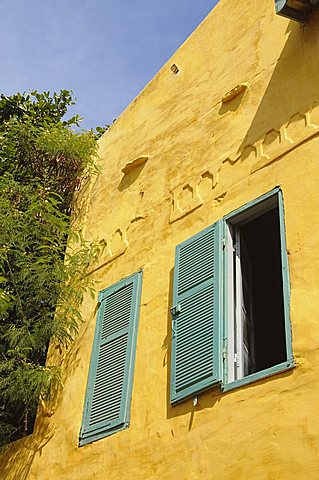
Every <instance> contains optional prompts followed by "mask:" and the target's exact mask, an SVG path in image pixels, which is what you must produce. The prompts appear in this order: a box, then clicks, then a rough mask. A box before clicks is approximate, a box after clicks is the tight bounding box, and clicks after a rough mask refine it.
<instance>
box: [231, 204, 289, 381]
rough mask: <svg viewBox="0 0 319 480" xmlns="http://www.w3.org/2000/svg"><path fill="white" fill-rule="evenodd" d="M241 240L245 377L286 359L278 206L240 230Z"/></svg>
mask: <svg viewBox="0 0 319 480" xmlns="http://www.w3.org/2000/svg"><path fill="white" fill-rule="evenodd" d="M239 238H240V265H241V270H242V272H241V274H242V275H241V277H242V291H243V293H242V301H243V311H244V312H245V314H244V315H245V319H244V321H243V342H244V349H243V350H244V359H243V361H244V364H245V369H244V375H245V376H246V375H249V374H251V373H254V372H259V371H261V370H264V369H266V368H269V367H272V366H274V365H278V364H280V363H282V362H285V361H286V360H287V354H286V336H285V318H284V301H283V280H282V262H281V241H280V225H279V210H278V207H276V208H273V209H271V210H269V211H268V212H266V213H263V214H262V215H260V216H258V217H257V218H255V219H253V220H250V221H248V222H247V223H245V224H244V225H242V226H241V227H239ZM245 356H246V358H245Z"/></svg>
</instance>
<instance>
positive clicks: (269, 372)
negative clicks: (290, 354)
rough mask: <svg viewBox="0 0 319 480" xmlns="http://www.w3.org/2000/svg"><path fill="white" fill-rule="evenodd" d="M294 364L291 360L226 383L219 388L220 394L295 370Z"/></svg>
mask: <svg viewBox="0 0 319 480" xmlns="http://www.w3.org/2000/svg"><path fill="white" fill-rule="evenodd" d="M295 366H296V364H295V362H294V360H293V359H288V360H287V361H286V362H283V363H280V364H278V365H274V366H273V367H270V368H266V369H265V370H261V371H260V372H256V373H253V374H252V375H248V377H244V378H241V379H239V380H235V381H234V382H230V383H227V384H225V385H223V386H222V387H221V390H222V392H229V391H231V390H234V389H236V388H240V387H243V386H245V385H249V384H250V383H253V382H257V381H259V380H263V379H264V378H268V377H271V376H273V375H276V374H278V373H283V372H286V371H288V370H292V369H293V368H295Z"/></svg>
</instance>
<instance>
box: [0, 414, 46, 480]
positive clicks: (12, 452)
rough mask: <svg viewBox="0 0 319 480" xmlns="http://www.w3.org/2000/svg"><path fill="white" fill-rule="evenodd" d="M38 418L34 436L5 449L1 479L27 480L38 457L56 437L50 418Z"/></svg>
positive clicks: (0, 463)
mask: <svg viewBox="0 0 319 480" xmlns="http://www.w3.org/2000/svg"><path fill="white" fill-rule="evenodd" d="M39 417H40V415H38V416H37V420H36V425H35V429H34V432H33V434H32V435H29V436H28V437H25V438H23V439H21V440H17V441H16V442H15V443H14V444H11V445H8V446H7V447H4V449H3V451H2V452H1V453H2V458H1V461H0V472H1V474H0V475H1V478H3V479H6V480H27V479H28V478H29V473H30V469H31V467H32V463H33V461H34V459H35V456H36V455H40V456H41V455H42V450H43V448H44V447H45V446H46V445H47V444H48V443H49V442H50V440H51V439H52V437H53V436H54V432H53V429H52V426H51V425H50V418H49V417H48V416H42V415H41V419H39Z"/></svg>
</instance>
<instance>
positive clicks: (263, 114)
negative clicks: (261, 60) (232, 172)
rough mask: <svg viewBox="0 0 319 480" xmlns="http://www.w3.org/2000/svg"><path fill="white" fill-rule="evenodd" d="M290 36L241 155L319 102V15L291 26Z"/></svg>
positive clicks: (288, 33) (317, 13)
mask: <svg viewBox="0 0 319 480" xmlns="http://www.w3.org/2000/svg"><path fill="white" fill-rule="evenodd" d="M286 34H287V36H288V38H287V41H286V44H285V46H284V49H283V51H282V52H281V55H280V57H279V58H278V61H277V64H276V66H275V68H274V71H273V74H272V76H271V79H270V82H269V84H268V86H267V88H266V91H265V93H264V95H263V97H262V99H261V102H260V104H259V107H258V109H257V111H256V114H255V116H254V118H253V120H252V123H251V125H250V127H249V129H248V131H247V133H246V136H245V138H244V140H243V142H242V144H241V145H240V147H239V150H238V153H242V152H243V150H244V149H245V147H246V146H247V145H253V144H254V143H256V141H257V140H259V139H260V138H261V137H262V136H263V135H265V134H266V133H267V132H269V131H271V130H272V129H279V128H280V127H281V126H282V125H284V124H285V123H287V122H288V121H289V119H290V118H291V117H292V116H293V115H295V114H296V113H297V112H301V113H303V112H306V111H308V110H309V109H310V108H311V106H312V104H313V102H314V101H319V82H318V75H319V61H318V60H319V57H318V51H319V12H316V13H314V14H313V15H312V16H311V18H310V19H309V20H308V22H307V23H306V24H305V25H300V24H297V23H296V22H293V21H291V22H289V24H288V28H287V31H286Z"/></svg>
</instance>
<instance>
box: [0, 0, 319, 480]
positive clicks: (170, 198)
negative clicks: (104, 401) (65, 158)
mask: <svg viewBox="0 0 319 480" xmlns="http://www.w3.org/2000/svg"><path fill="white" fill-rule="evenodd" d="M273 3H274V2H273V1H272V0H247V1H245V2H243V1H242V0H221V2H220V3H219V4H218V5H217V7H216V8H215V9H214V10H213V11H212V12H211V14H210V15H209V16H208V17H207V18H206V20H204V22H203V23H202V24H201V25H200V27H199V28H198V29H197V30H196V31H195V32H194V33H193V35H191V37H190V38H189V39H188V40H187V41H186V43H185V44H184V45H183V46H182V47H181V48H180V49H179V50H178V51H177V52H176V54H175V55H174V56H173V57H172V59H170V61H169V62H168V63H167V64H166V65H165V66H164V67H163V68H162V69H161V71H160V72H159V73H158V74H157V75H156V77H155V78H154V79H153V80H152V81H151V82H150V84H149V85H148V86H147V87H146V88H145V89H144V90H143V91H142V93H141V94H140V95H139V96H138V97H137V98H136V99H135V100H134V101H133V103H132V104H131V105H130V106H129V107H128V108H127V109H126V111H125V112H124V113H123V114H122V115H121V117H120V118H119V119H118V120H117V121H116V123H115V124H114V125H113V126H112V128H111V129H110V131H109V132H107V134H106V135H104V137H103V138H102V139H101V141H100V156H101V166H102V174H101V175H100V177H99V178H98V179H97V180H96V181H95V183H94V185H92V188H91V190H88V193H87V195H88V198H89V203H88V204H87V207H85V206H84V207H83V212H84V215H83V219H84V221H85V232H86V235H87V237H88V238H99V239H102V238H103V239H105V240H106V242H107V250H108V251H107V252H106V253H105V255H104V257H103V258H102V260H101V268H100V269H99V270H97V271H96V272H95V273H94V276H95V278H96V281H97V282H99V283H97V289H98V290H100V289H102V288H105V287H107V286H109V285H111V284H113V283H114V282H116V281H118V280H119V279H121V278H123V277H125V276H127V275H129V274H131V273H133V272H135V271H137V270H138V269H139V268H141V267H143V269H144V274H143V290H142V301H141V312H140V321H139V330H138V340H137V353H136V363H135V374H134V385H133V395H132V404H131V426H130V428H129V429H127V430H124V431H122V432H119V433H117V434H115V435H112V436H110V437H107V438H105V439H103V440H99V441H98V442H95V443H93V444H90V445H87V446H84V447H82V448H78V446H77V445H78V434H79V429H80V425H81V419H82V409H83V401H84V395H85V388H86V380H87V374H88V368H89V361H90V355H91V348H92V341H93V334H94V327H95V317H96V299H95V300H92V299H90V298H87V299H86V300H85V302H84V306H83V316H84V318H85V325H84V327H83V329H82V331H81V335H80V337H79V338H78V340H77V341H76V343H75V344H74V346H73V348H72V350H71V352H70V353H69V354H68V358H67V369H68V372H69V375H68V379H67V381H66V384H65V388H64V391H63V393H62V395H61V396H59V398H58V399H57V401H56V405H55V408H54V409H53V410H52V412H47V413H46V414H45V415H44V414H42V415H41V416H39V418H38V420H37V425H36V431H35V433H34V434H33V435H32V436H31V437H28V438H26V439H23V440H21V441H19V442H16V444H14V445H13V446H12V447H11V448H9V449H8V451H7V452H6V453H5V454H4V455H3V457H2V460H1V461H0V472H1V473H0V477H1V478H3V479H10V480H11V479H14V480H25V479H28V480H34V479H36V480H47V479H52V478H54V479H55V480H73V479H74V480H75V479H76V480H82V479H83V480H84V479H85V480H93V479H96V480H102V479H105V478H107V479H109V480H111V479H118V480H120V479H122V478H123V479H124V478H129V479H132V480H133V479H141V480H143V479H147V480H156V479H161V480H171V479H175V478H179V479H181V480H189V479H192V480H196V479H204V478H205V479H222V480H226V479H227V480H232V479H245V480H246V479H258V480H266V479H267V480H275V479H276V480H281V479H285V480H286V479H289V480H292V479H298V480H302V479H307V480H310V479H314V480H317V479H318V478H319V456H318V448H319V319H318V306H319V253H318V245H319V229H318V218H319V196H318V186H319V167H318V161H319V80H318V79H319V55H318V51H319V12H318V13H317V14H314V15H313V17H312V18H311V19H310V21H309V22H308V23H307V24H306V26H304V27H301V26H300V25H299V24H297V23H294V22H290V21H288V20H286V19H283V18H281V17H277V16H275V14H274V5H273ZM101 61H103V59H101ZM173 64H176V65H177V67H178V69H179V73H178V74H177V75H174V74H173V73H172V71H171V69H170V67H171V65H173ZM239 83H248V84H249V86H248V88H247V90H246V91H245V92H244V93H243V94H241V95H240V96H238V97H236V98H235V99H234V100H232V101H231V102H229V103H226V104H222V103H221V98H222V97H223V96H224V95H225V94H226V93H227V92H229V91H230V90H231V89H232V88H234V87H235V86H236V85H238V84H239ZM316 102H318V103H316ZM141 156H147V157H148V160H147V161H146V162H144V163H143V164H141V165H140V166H138V167H136V168H135V169H133V170H132V171H131V172H130V173H128V174H127V175H125V176H124V175H123V173H122V172H121V169H122V168H123V167H124V166H125V165H126V164H127V163H128V162H130V161H133V160H135V159H137V158H138V157H141ZM277 185H280V186H281V188H282V191H283V196H284V202H285V221H286V235H287V248H288V251H289V269H290V278H291V321H292V335H293V351H294V357H295V360H296V363H297V367H296V368H295V369H294V370H292V371H289V372H286V373H282V374H280V375H276V376H274V377H271V378H269V379H265V380H262V381H260V382H257V383H255V384H252V385H249V386H247V387H244V388H240V389H237V390H234V391H232V392H229V393H227V394H221V393H220V392H219V390H218V389H211V390H209V391H207V392H206V393H204V394H202V395H200V396H199V404H198V405H197V406H196V407H194V406H193V404H192V402H191V401H185V402H183V403H182V404H180V405H178V406H176V407H171V406H170V403H169V366H168V365H169V361H170V341H171V333H170V323H171V318H170V312H169V309H170V306H171V295H172V293H171V292H172V272H173V266H174V251H175V246H176V244H178V243H180V242H181V241H183V240H185V239H187V238H188V237H190V236H191V235H193V234H195V233H197V232H198V231H200V230H202V229H203V228H205V227H206V226H208V225H210V224H212V223H213V222H214V221H216V220H218V219H220V218H221V217H222V216H223V215H225V214H227V213H229V212H231V211H232V210H234V209H236V208H237V207H240V206H242V205H244V204H245V203H247V202H248V201H250V200H253V199H255V198H257V197H258V196H260V195H262V194H263V193H265V192H267V191H270V190H271V189H272V188H273V187H275V186H277Z"/></svg>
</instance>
